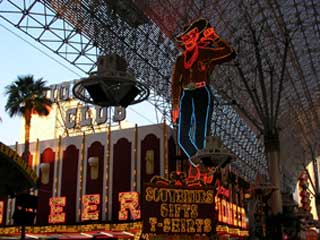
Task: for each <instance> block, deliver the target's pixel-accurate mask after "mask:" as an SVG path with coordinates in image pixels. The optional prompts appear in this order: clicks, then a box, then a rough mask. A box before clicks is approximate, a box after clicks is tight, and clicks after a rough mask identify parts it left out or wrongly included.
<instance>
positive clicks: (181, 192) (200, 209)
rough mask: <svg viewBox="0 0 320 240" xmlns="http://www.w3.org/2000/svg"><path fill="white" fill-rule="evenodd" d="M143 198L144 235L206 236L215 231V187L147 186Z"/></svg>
mask: <svg viewBox="0 0 320 240" xmlns="http://www.w3.org/2000/svg"><path fill="white" fill-rule="evenodd" d="M142 196H143V197H142V208H143V214H142V218H143V232H144V233H155V234H203V233H204V234H206V233H210V232H211V231H212V230H213V227H214V226H213V220H214V212H215V210H214V190H213V189H212V188H190V187H187V186H179V187H177V186H171V185H168V186H161V185H155V184H145V185H144V188H143V193H142Z"/></svg>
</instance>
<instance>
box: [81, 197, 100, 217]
mask: <svg viewBox="0 0 320 240" xmlns="http://www.w3.org/2000/svg"><path fill="white" fill-rule="evenodd" d="M82 204H83V210H82V213H81V221H86V220H99V209H98V205H99V204H100V194H90V195H83V196H82Z"/></svg>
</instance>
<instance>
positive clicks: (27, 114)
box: [23, 109, 32, 163]
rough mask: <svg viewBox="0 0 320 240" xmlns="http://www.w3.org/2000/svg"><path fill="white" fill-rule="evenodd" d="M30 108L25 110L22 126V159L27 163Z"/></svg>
mask: <svg viewBox="0 0 320 240" xmlns="http://www.w3.org/2000/svg"><path fill="white" fill-rule="evenodd" d="M31 116H32V115H31V110H30V109H26V111H25V115H24V118H25V126H24V152H23V159H24V160H25V161H26V162H27V163H28V160H29V145H30V128H31Z"/></svg>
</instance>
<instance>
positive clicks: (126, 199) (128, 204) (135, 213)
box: [119, 192, 141, 220]
mask: <svg viewBox="0 0 320 240" xmlns="http://www.w3.org/2000/svg"><path fill="white" fill-rule="evenodd" d="M119 202H120V210H119V220H128V212H130V214H131V217H132V219H133V220H136V219H140V218H141V212H140V210H139V193H137V192H121V193H119Z"/></svg>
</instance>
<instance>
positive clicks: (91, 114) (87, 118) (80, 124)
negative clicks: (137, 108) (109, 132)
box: [46, 80, 126, 137]
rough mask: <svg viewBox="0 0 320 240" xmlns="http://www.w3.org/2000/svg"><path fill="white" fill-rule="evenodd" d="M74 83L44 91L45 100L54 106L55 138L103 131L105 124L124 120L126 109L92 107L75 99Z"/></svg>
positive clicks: (70, 82) (53, 86) (64, 83)
mask: <svg viewBox="0 0 320 240" xmlns="http://www.w3.org/2000/svg"><path fill="white" fill-rule="evenodd" d="M76 82H77V80H75V81H69V82H63V83H61V84H54V85H50V86H49V87H48V90H47V91H46V96H47V98H49V99H50V100H51V101H52V102H53V103H55V105H54V106H56V107H53V108H52V109H51V112H52V113H53V114H54V115H55V126H54V128H55V129H56V131H57V132H59V134H58V135H57V136H59V135H64V134H66V135H67V136H74V135H79V134H82V133H83V132H88V133H89V132H92V131H93V132H101V131H105V130H106V128H107V126H108V125H107V123H110V122H120V121H123V120H124V119H125V118H126V109H125V108H123V107H121V106H117V107H100V106H93V105H91V104H86V103H82V102H81V101H79V100H78V99H76V98H75V97H74V95H73V94H72V88H73V86H74V84H76ZM57 136H55V137H57Z"/></svg>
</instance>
